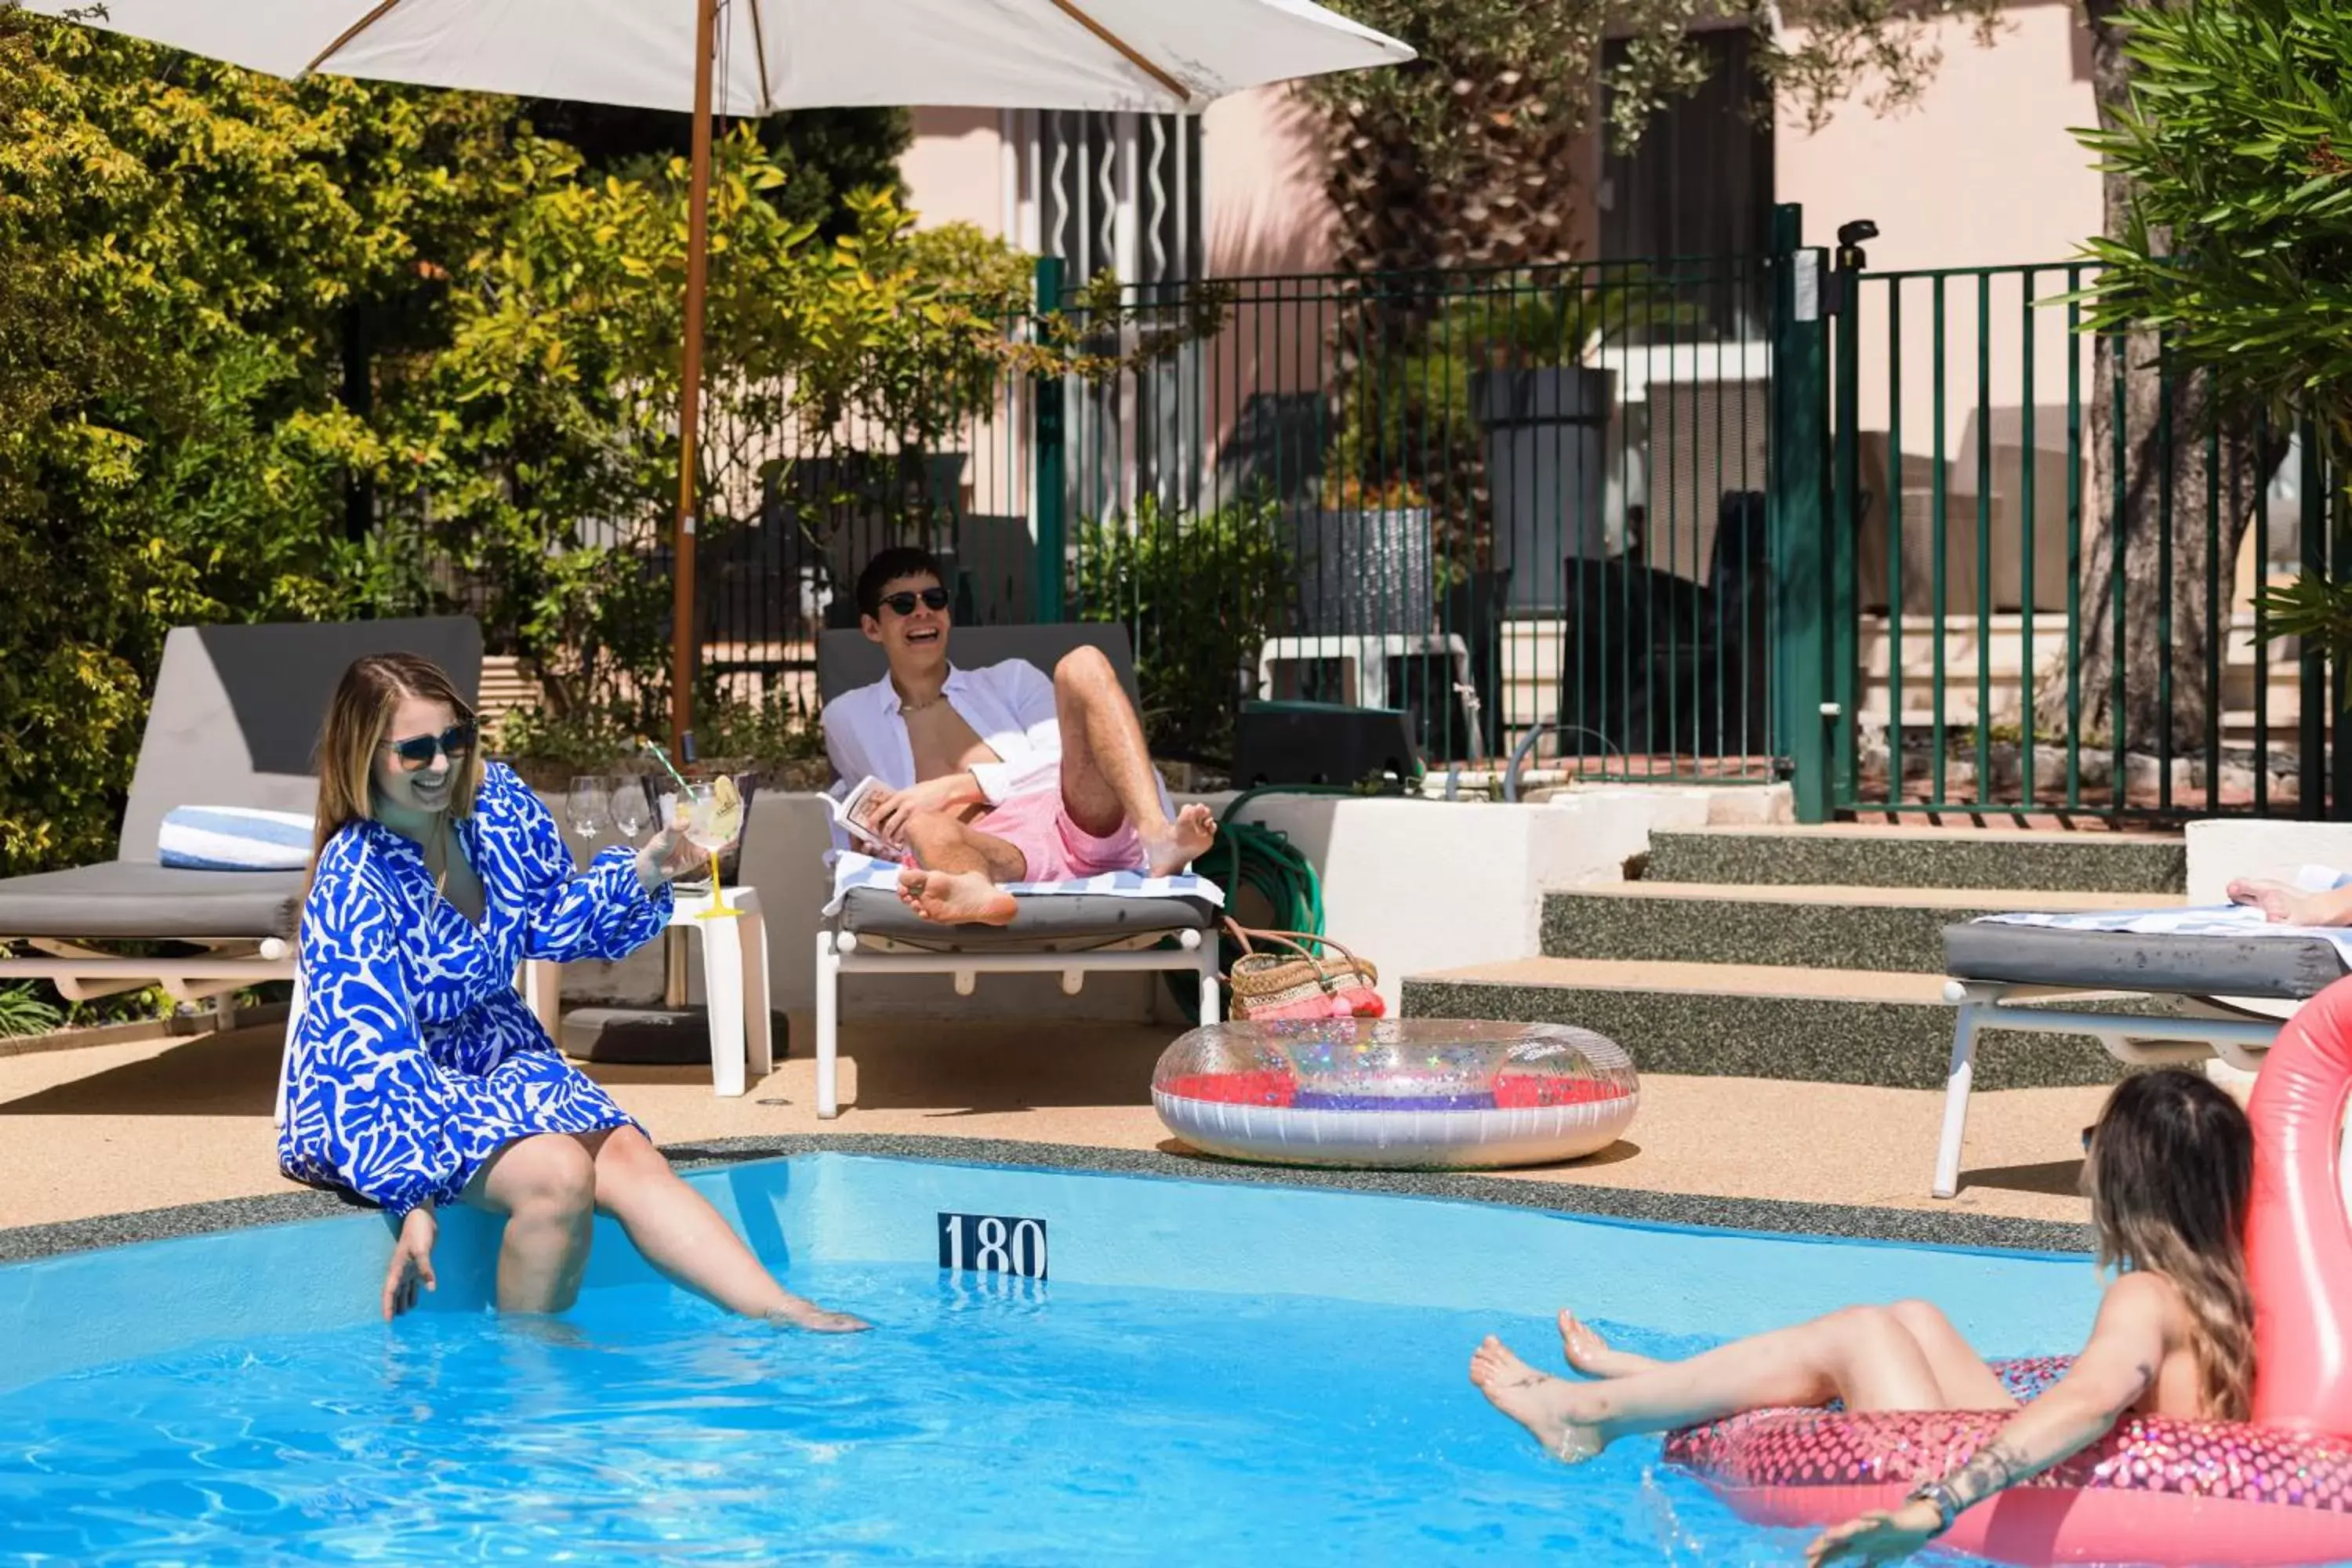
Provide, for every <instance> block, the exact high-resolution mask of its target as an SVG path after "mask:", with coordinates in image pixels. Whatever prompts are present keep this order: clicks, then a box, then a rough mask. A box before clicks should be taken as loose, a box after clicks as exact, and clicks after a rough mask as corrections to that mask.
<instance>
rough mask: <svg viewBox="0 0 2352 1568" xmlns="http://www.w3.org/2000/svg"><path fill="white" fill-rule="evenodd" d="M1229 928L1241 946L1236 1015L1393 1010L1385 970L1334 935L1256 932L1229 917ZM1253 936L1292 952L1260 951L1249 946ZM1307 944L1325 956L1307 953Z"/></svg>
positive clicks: (1354, 1014)
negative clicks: (1386, 999) (1385, 993)
mask: <svg viewBox="0 0 2352 1568" xmlns="http://www.w3.org/2000/svg"><path fill="white" fill-rule="evenodd" d="M1225 931H1227V933H1228V934H1230V935H1231V936H1232V937H1233V939H1234V941H1235V942H1239V943H1240V944H1241V950H1242V955H1241V956H1240V957H1239V958H1236V959H1234V970H1233V974H1232V976H1231V979H1232V982H1233V988H1234V1000H1233V1016H1234V1017H1235V1018H1255V1019H1260V1020H1264V1019H1270V1018H1377V1017H1380V1016H1381V1015H1382V1014H1383V1013H1385V1012H1386V1011H1387V1010H1388V1008H1387V1005H1386V1004H1385V1003H1383V1002H1382V1001H1381V994H1380V990H1379V985H1380V983H1381V972H1380V971H1379V970H1377V969H1375V968H1373V967H1372V963H1371V961H1370V959H1365V958H1358V957H1357V956H1356V955H1355V954H1354V953H1353V952H1349V950H1348V949H1346V948H1345V947H1342V946H1340V945H1339V943H1338V942H1333V941H1332V940H1331V939H1330V938H1329V937H1325V936H1315V935H1312V934H1310V933H1308V932H1307V931H1252V930H1250V929H1249V928H1247V927H1245V926H1243V925H1241V924H1240V923H1238V922H1237V921H1233V920H1230V919H1229V920H1227V921H1225ZM1253 937H1255V938H1256V939H1257V940H1258V941H1260V942H1265V943H1267V944H1268V945H1269V946H1280V947H1284V948H1287V949H1288V950H1289V951H1288V952H1259V951H1258V950H1257V949H1256V948H1255V947H1253V946H1252V945H1251V944H1250V939H1251V938H1253ZM1308 942H1312V943H1314V944H1315V945H1316V946H1317V947H1318V948H1320V949H1322V950H1323V952H1324V954H1325V956H1323V957H1320V958H1318V957H1317V956H1316V955H1315V954H1314V953H1312V952H1308V951H1307V946H1306V945H1305V944H1307V943H1308ZM1334 954H1336V955H1337V956H1332V955H1334Z"/></svg>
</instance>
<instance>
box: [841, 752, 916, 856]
mask: <svg viewBox="0 0 2352 1568" xmlns="http://www.w3.org/2000/svg"><path fill="white" fill-rule="evenodd" d="M888 788H889V786H888V785H887V784H884V783H883V782H882V781H881V780H880V779H877V778H876V777H875V776H874V775H873V774H872V773H868V774H866V776H865V777H864V778H862V779H859V780H858V781H857V783H856V786H855V787H853V788H852V789H851V790H850V792H849V793H848V794H847V795H843V796H842V797H841V798H840V799H838V800H835V798H834V797H833V796H832V795H826V796H825V797H824V803H825V804H826V805H829V806H831V807H832V808H833V819H834V820H835V822H838V823H840V824H841V826H842V827H843V829H844V830H845V831H846V832H847V833H848V835H849V837H851V838H853V839H855V840H856V842H857V845H858V847H860V848H862V849H866V850H869V851H872V852H874V853H877V854H879V855H881V856H883V857H884V858H888V859H896V858H898V846H897V845H895V844H893V843H891V842H890V841H889V840H888V839H886V838H884V837H882V836H881V835H880V834H879V833H877V832H876V831H875V830H874V816H875V814H876V812H877V810H878V808H879V807H878V802H879V797H880V796H881V795H883V794H885V793H886V792H887V790H888Z"/></svg>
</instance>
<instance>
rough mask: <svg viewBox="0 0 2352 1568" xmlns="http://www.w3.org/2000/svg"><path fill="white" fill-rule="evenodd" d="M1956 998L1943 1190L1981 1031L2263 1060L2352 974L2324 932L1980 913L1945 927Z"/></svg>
mask: <svg viewBox="0 0 2352 1568" xmlns="http://www.w3.org/2000/svg"><path fill="white" fill-rule="evenodd" d="M1944 973H1945V974H1946V975H1947V976H1948V979H1947V980H1946V981H1945V983H1944V995H1945V999H1946V1000H1948V1001H1949V1002H1951V1003H1953V1004H1954V1005H1956V1006H1957V1007H1958V1017H1957V1018H1956V1019H1955V1020H1954V1023H1953V1026H1952V1058H1951V1066H1950V1068H1949V1071H1948V1074H1947V1076H1946V1079H1945V1086H1944V1128H1943V1134H1942V1137H1941V1139H1940V1141H1939V1142H1938V1143H1937V1149H1936V1180H1935V1185H1934V1188H1933V1191H1934V1193H1935V1195H1936V1196H1937V1197H1939V1198H1948V1197H1950V1196H1951V1195H1952V1194H1954V1192H1956V1191H1957V1190H1958V1186H1959V1175H1960V1143H1961V1140H1962V1138H1963V1137H1964V1136H1965V1134H1966V1132H1967V1129H1968V1115H1969V1086H1970V1084H1971V1082H1972V1081H1973V1079H1974V1077H1975V1072H1976V1041H1977V1034H1978V1031H1979V1030H1980V1029H1985V1028H2000V1029H2015V1030H2030V1031H2033V1032H2037V1033H2042V1034H2059V1035H2076V1036H2081V1035H2088V1036H2090V1037H2092V1038H2094V1039H2095V1040H2097V1041H2098V1042H2099V1044H2100V1045H2101V1046H2102V1047H2105V1050H2106V1052H2107V1054H2108V1055H2110V1056H2112V1057H2114V1058H2116V1060H2118V1061H2121V1062H2124V1063H2126V1064H2128V1065H2131V1066H2134V1067H2152V1066H2161V1065H2165V1064H2168V1063H2181V1062H2193V1061H2201V1060H2203V1059H2205V1058H2209V1057H2219V1058H2221V1059H2222V1060H2224V1061H2226V1062H2228V1063H2230V1064H2231V1066H2233V1067H2238V1068H2245V1069H2247V1070H2249V1071H2252V1070H2254V1069H2256V1068H2260V1067H2261V1065H2262V1058H2263V1053H2264V1052H2266V1051H2268V1050H2269V1049H2270V1047H2271V1043H2272V1041H2273V1039H2275V1038H2276V1037H2277V1035H2278V1030H2279V1026H2280V1025H2281V1024H2282V1023H2284V1021H2285V1019H2286V1017H2287V1016H2288V1015H2290V1014H2291V1013H2293V1012H2294V1009H2295V1008H2296V1007H2297V1006H2299V1005H2301V1004H2302V1003H2303V1002H2304V1001H2305V1000H2306V999H2308V998H2310V997H2312V996H2315V995H2317V994H2319V993H2320V992H2321V991H2323V990H2325V989H2326V988H2327V986H2329V985H2331V984H2334V983H2335V982H2336V981H2338V980H2341V979H2343V978H2344V976H2345V974H2346V973H2347V969H2346V967H2345V963H2344V955H2343V952H2341V950H2339V949H2338V948H2337V947H2336V944H2335V943H2334V942H2328V941H2326V939H2324V938H2320V937H2309V936H2291V935H2285V934H2282V935H2279V936H2238V935H2220V934H2214V935H2194V934H2167V933H2158V932H2144V931H2068V930H2062V929H2057V928H2053V927H2050V926H2036V925H2019V924H2013V923H2008V922H2002V921H1968V922H1966V923H1964V924H1959V925H1951V926H1947V927H1945V928H1944ZM2116 995H2123V996H2133V995H2139V996H2165V997H2168V998H2170V999H2172V1001H2173V1003H2174V1008H2175V1010H2174V1011H2173V1012H2172V1013H2171V1014H2169V1015H2168V1016H2156V1017H2151V1016H2142V1015H2134V1014H2129V1013H2119V1012H2088V1011H2084V1010H2082V1009H2080V1008H2069V1007H2066V1006H2063V1005H2053V1004H2063V1002H2064V1001H2065V1000H2066V999H2068V998H2075V999H2086V998H2089V997H2092V996H2105V997H2114V996H2116Z"/></svg>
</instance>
